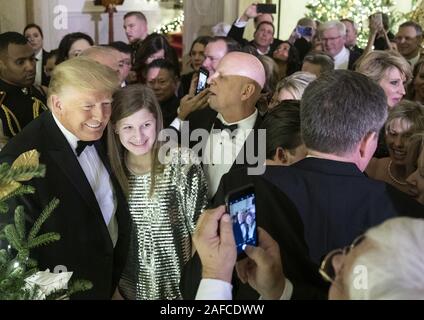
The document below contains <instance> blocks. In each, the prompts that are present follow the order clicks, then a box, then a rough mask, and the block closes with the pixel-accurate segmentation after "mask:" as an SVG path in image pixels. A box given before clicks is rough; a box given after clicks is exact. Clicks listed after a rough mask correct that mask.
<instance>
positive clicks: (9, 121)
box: [0, 91, 22, 136]
mask: <svg viewBox="0 0 424 320" xmlns="http://www.w3.org/2000/svg"><path fill="white" fill-rule="evenodd" d="M5 98H6V93H5V92H3V91H1V92H0V106H1V108H2V109H3V111H4V114H5V116H6V120H7V126H8V127H9V130H10V132H11V133H12V135H13V136H16V131H15V130H14V129H13V125H12V120H13V121H14V123H15V126H16V128H17V129H18V132H20V131H21V130H22V129H21V126H20V124H19V122H18V119H16V116H15V115H14V114H13V112H12V111H10V109H9V108H8V107H6V106H5V105H4V104H3V101H4V99H5Z"/></svg>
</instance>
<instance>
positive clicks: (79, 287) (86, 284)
mask: <svg viewBox="0 0 424 320" xmlns="http://www.w3.org/2000/svg"><path fill="white" fill-rule="evenodd" d="M92 288H93V284H92V283H91V282H90V281H88V280H75V281H73V282H71V283H70V284H69V285H68V295H69V296H70V297H71V296H72V295H73V294H75V293H77V292H84V291H88V290H91V289H92Z"/></svg>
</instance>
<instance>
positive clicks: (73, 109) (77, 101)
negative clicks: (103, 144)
mask: <svg viewBox="0 0 424 320" xmlns="http://www.w3.org/2000/svg"><path fill="white" fill-rule="evenodd" d="M51 99H52V106H53V108H52V110H53V113H54V115H55V116H56V117H57V118H58V119H59V121H60V123H61V124H62V125H63V126H64V127H65V128H66V129H67V130H68V131H70V132H71V133H72V134H73V135H75V136H76V137H77V138H78V139H79V140H82V141H95V140H99V139H100V138H101V137H102V135H103V131H104V129H105V128H106V125H107V123H108V122H109V119H110V115H111V112H112V108H111V102H112V94H111V93H106V92H86V93H82V92H81V91H80V90H76V89H75V88H73V87H70V86H67V87H64V88H63V90H62V94H60V95H53V96H52V97H51Z"/></svg>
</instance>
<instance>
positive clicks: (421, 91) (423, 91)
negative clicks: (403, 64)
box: [413, 63, 424, 102]
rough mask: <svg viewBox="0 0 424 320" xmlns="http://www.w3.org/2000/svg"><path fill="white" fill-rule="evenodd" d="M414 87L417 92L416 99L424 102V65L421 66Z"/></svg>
mask: <svg viewBox="0 0 424 320" xmlns="http://www.w3.org/2000/svg"><path fill="white" fill-rule="evenodd" d="M413 85H414V90H415V97H414V98H418V99H420V100H421V102H424V101H423V98H424V63H423V64H422V65H421V67H420V70H419V71H418V73H417V75H416V76H415V78H414V82H413Z"/></svg>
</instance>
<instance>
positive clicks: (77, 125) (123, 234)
mask: <svg viewBox="0 0 424 320" xmlns="http://www.w3.org/2000/svg"><path fill="white" fill-rule="evenodd" d="M100 79H101V80H100ZM118 87H119V81H118V78H117V73H116V72H114V71H113V70H112V69H110V68H109V67H106V66H104V65H101V64H99V63H97V62H94V61H93V60H90V59H88V58H85V57H78V58H74V59H71V60H68V61H66V62H63V63H61V64H60V65H58V66H57V67H56V68H55V70H54V71H53V74H52V79H51V83H50V88H49V96H48V105H49V108H50V110H51V112H45V113H44V114H43V115H42V116H40V117H39V118H37V119H36V120H34V121H33V122H31V123H30V124H29V125H28V126H27V127H26V128H25V129H24V130H23V131H22V132H21V133H20V134H18V135H17V136H16V137H14V138H13V139H12V140H10V142H9V143H8V144H7V146H6V147H5V148H4V149H3V150H2V152H1V153H0V162H4V161H7V162H12V161H13V160H14V159H16V158H17V157H18V156H19V155H20V154H21V153H23V152H25V151H28V150H32V149H36V150H37V151H38V152H39V153H40V162H41V163H43V164H45V165H46V169H47V170H46V177H45V178H39V179H33V180H32V181H30V182H29V183H30V184H31V185H33V186H34V187H35V189H36V192H35V194H34V195H30V196H27V195H26V196H24V197H22V198H19V199H18V203H17V205H24V207H25V212H26V215H27V221H28V224H29V225H31V224H33V223H34V221H35V220H36V219H37V218H38V216H39V215H40V213H41V210H43V208H44V207H45V206H46V205H47V204H48V203H49V202H50V201H51V200H52V199H53V198H54V197H56V198H58V199H59V200H60V204H59V207H58V208H57V209H56V210H55V211H54V212H53V214H52V216H51V217H50V218H49V219H48V220H47V221H46V222H45V224H44V225H43V227H42V230H41V232H42V233H45V232H58V233H60V235H61V239H60V240H59V241H57V242H54V243H52V244H50V245H48V246H45V247H40V248H37V249H35V250H33V252H31V256H32V257H33V258H35V259H36V260H37V261H38V263H39V268H40V269H41V270H44V269H46V268H49V269H50V270H51V271H53V270H55V268H56V267H57V266H64V267H65V268H66V269H67V270H68V271H72V272H74V274H73V278H75V279H87V280H89V281H91V282H92V283H93V289H91V290H90V291H88V292H85V293H81V294H80V295H77V296H75V297H74V298H78V299H110V298H111V297H112V295H113V293H114V291H115V289H116V287H117V283H118V280H119V278H120V274H121V271H122V269H123V266H124V263H125V261H126V255H127V250H128V244H129V232H130V217H129V213H128V209H127V206H126V201H125V198H124V195H123V193H122V190H121V189H120V187H119V184H118V183H117V180H116V179H115V177H114V176H113V174H112V173H111V172H110V166H109V162H108V159H107V155H106V152H105V150H104V148H103V145H102V144H101V142H100V138H101V137H102V134H103V131H104V129H105V127H106V125H107V123H108V121H109V118H110V114H111V102H112V101H111V98H112V94H113V92H114V91H115V90H116V89H117V88H118ZM11 207H12V208H11V209H13V205H12V206H11ZM61 269H62V270H63V267H61Z"/></svg>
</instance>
